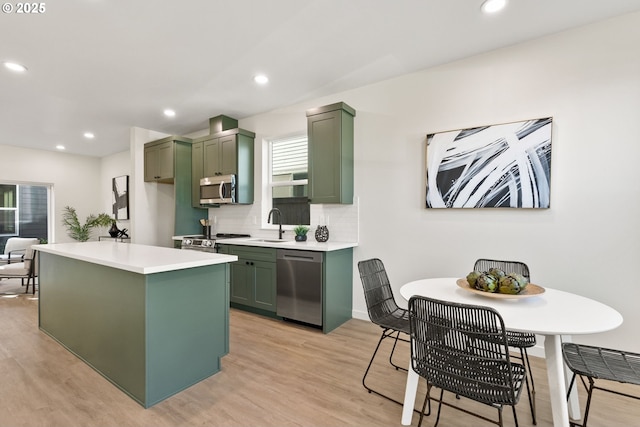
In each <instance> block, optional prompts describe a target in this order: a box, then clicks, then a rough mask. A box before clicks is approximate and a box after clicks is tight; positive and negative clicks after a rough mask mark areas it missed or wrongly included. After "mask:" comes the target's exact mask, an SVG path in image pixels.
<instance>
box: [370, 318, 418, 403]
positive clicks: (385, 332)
mask: <svg viewBox="0 0 640 427" xmlns="http://www.w3.org/2000/svg"><path fill="white" fill-rule="evenodd" d="M392 334H393V332H389V329H384V330H383V331H382V334H381V335H380V339H379V340H378V345H377V346H376V349H375V350H374V352H373V355H372V356H371V360H370V361H369V366H367V370H366V371H365V372H364V376H363V377H362V385H363V386H364V388H366V389H367V391H368V392H369V393H375V394H377V395H378V396H381V397H384V398H385V399H388V400H390V401H392V402H395V403H397V404H398V405H403V402H400V401H398V400H395V399H393V398H391V397H389V396H387V395H385V394H382V393H380V392H378V391H376V390H374V389H372V388H371V387H369V386H367V383H366V378H367V375H368V374H369V370H370V369H371V365H373V360H374V359H375V357H376V354H377V353H378V349H379V348H380V344H382V341H384V339H385V338H388V337H390V336H391V335H392ZM396 339H397V337H396ZM394 349H395V345H394ZM414 411H415V409H414Z"/></svg>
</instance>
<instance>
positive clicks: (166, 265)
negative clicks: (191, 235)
mask: <svg viewBox="0 0 640 427" xmlns="http://www.w3.org/2000/svg"><path fill="white" fill-rule="evenodd" d="M33 248H34V249H36V250H38V251H42V252H46V253H50V254H53V255H59V256H64V257H67V258H73V259H77V260H80V261H86V262H90V263H93V264H99V265H104V266H107V267H113V268H117V269H119V270H126V271H130V272H133V273H138V274H153V273H163V272H167V271H174V270H183V269H187V268H195V267H203V266H208V265H215V264H224V263H228V262H234V261H237V260H238V257H237V256H235V255H226V254H217V253H207V252H199V251H185V250H180V249H173V248H166V247H161V246H150V245H140V244H135V243H119V242H75V243H51V244H46V245H34V246H33Z"/></svg>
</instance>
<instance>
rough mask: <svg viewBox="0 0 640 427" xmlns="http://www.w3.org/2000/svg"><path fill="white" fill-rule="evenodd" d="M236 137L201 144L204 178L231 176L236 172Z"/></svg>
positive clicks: (206, 141) (216, 139)
mask: <svg viewBox="0 0 640 427" xmlns="http://www.w3.org/2000/svg"><path fill="white" fill-rule="evenodd" d="M236 140H237V138H236V135H227V136H223V137H220V138H211V139H208V140H205V141H204V142H203V150H204V151H203V156H204V157H203V160H204V163H203V172H204V176H216V175H231V174H235V173H237V171H238V164H237V153H236V151H237V142H236Z"/></svg>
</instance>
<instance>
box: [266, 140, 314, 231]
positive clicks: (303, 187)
mask: <svg viewBox="0 0 640 427" xmlns="http://www.w3.org/2000/svg"><path fill="white" fill-rule="evenodd" d="M269 160H270V161H269V166H270V167H269V171H270V173H269V193H270V198H269V199H270V201H271V208H278V209H280V212H282V223H283V224H287V225H299V224H302V225H309V223H310V221H309V217H310V213H309V198H308V192H307V177H308V167H307V135H298V136H294V137H288V138H279V139H273V140H271V141H269Z"/></svg>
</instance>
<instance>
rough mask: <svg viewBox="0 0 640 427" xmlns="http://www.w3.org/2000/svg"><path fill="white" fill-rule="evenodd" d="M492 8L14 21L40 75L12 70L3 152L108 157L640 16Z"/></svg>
mask: <svg viewBox="0 0 640 427" xmlns="http://www.w3.org/2000/svg"><path fill="white" fill-rule="evenodd" d="M481 2H482V0H316V1H311V0H269V1H259V0H191V1H179V0H166V1H163V2H160V1H157V0H136V1H130V0H56V1H49V2H45V3H44V5H45V8H46V9H45V11H44V13H41V14H17V13H15V11H14V12H13V13H3V14H2V16H0V62H4V61H13V62H18V63H21V64H23V65H25V66H26V67H27V68H28V71H27V72H25V73H21V74H17V73H13V72H11V71H9V70H7V69H5V68H4V67H1V68H0V110H1V113H0V145H17V146H21V147H29V148H35V149H42V150H52V151H54V150H56V149H55V146H56V145H58V144H61V145H64V146H65V147H66V152H68V153H74V154H81V155H90V156H98V157H102V156H105V155H109V154H113V153H118V152H121V151H124V150H127V149H128V147H129V129H130V127H132V126H138V127H142V128H146V129H152V130H155V131H160V132H164V133H168V134H174V135H185V134H189V133H191V132H196V131H200V130H202V129H206V128H207V127H208V119H209V118H210V117H213V116H217V115H219V114H225V115H227V116H231V117H234V118H237V119H242V118H245V117H248V116H252V115H255V114H258V113H262V112H267V111H270V110H273V109H276V108H279V107H283V106H287V105H291V104H295V103H298V102H302V101H305V100H309V99H314V98H318V97H321V96H325V95H330V94H332V93H336V92H340V91H344V90H348V89H352V88H356V87H360V86H364V85H367V84H370V83H374V82H377V81H381V80H385V79H389V78H392V77H395V76H398V75H402V74H406V73H410V72H414V71H418V70H421V69H425V68H428V67H432V66H435V65H439V64H443V63H447V62H450V61H453V60H456V59H460V58H464V57H468V56H471V55H475V54H478V53H481V52H486V51H490V50H493V49H497V48H500V47H504V46H508V45H512V44H515V43H519V42H522V41H526V40H529V39H533V38H537V37H541V36H544V35H548V34H552V33H556V32H559V31H563V30H566V29H569V28H572V27H576V26H580V25H584V24H588V23H591V22H595V21H599V20H603V19H607V18H610V17H613V16H617V15H621V14H624V13H628V12H633V11H638V10H640V0H606V1H604V0H603V1H594V0H589V1H585V0H510V2H509V4H508V5H507V7H506V9H505V10H503V11H502V12H500V13H499V14H496V15H491V16H487V15H482V14H481V13H480V4H481ZM13 4H17V3H13ZM257 73H265V74H267V75H268V76H269V78H270V82H269V83H268V85H266V86H258V85H256V84H255V83H254V82H253V76H254V75H255V74H257ZM165 108H172V109H174V110H175V111H176V116H175V117H173V118H168V117H165V116H164V115H163V113H162V112H163V110H164V109H165ZM86 131H90V132H93V133H94V134H95V138H94V139H93V140H87V139H85V138H84V137H83V133H84V132H86Z"/></svg>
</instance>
